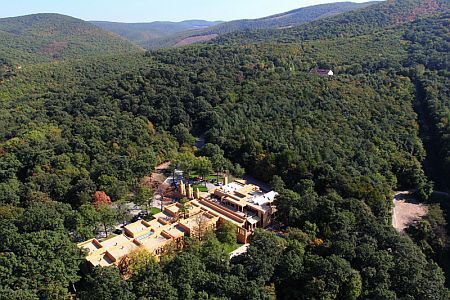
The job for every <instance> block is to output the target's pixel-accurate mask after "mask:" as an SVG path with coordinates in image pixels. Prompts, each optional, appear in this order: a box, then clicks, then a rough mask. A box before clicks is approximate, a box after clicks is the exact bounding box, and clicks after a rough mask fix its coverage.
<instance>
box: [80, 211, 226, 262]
mask: <svg viewBox="0 0 450 300" xmlns="http://www.w3.org/2000/svg"><path fill="white" fill-rule="evenodd" d="M179 210H180V204H178V203H177V204H172V205H169V206H166V207H164V210H163V212H161V213H158V214H156V215H154V217H155V219H154V220H152V221H149V222H147V221H145V220H139V221H137V222H134V223H131V224H128V225H127V226H125V227H124V233H123V234H121V235H117V236H114V237H112V238H110V239H107V240H105V241H102V242H100V241H99V240H97V239H91V240H88V241H85V242H82V243H79V244H78V245H77V246H78V247H79V248H81V249H84V250H85V251H87V256H86V261H87V262H88V264H89V265H90V266H91V267H95V266H111V265H118V264H119V263H120V261H121V259H122V258H124V257H125V256H126V255H127V254H129V253H132V252H134V251H135V250H137V249H138V248H140V247H144V248H145V249H146V250H148V251H149V252H151V253H153V254H154V255H155V256H160V255H162V254H164V253H165V252H166V251H167V250H169V249H170V248H175V249H181V248H182V247H183V245H184V237H185V236H198V235H199V233H201V232H206V231H208V230H214V229H215V228H216V224H217V222H218V220H219V218H218V217H215V216H213V215H211V214H209V213H208V212H207V211H205V210H202V209H201V208H200V207H196V206H191V207H190V208H189V210H188V214H187V215H188V218H187V219H182V220H180V216H179Z"/></svg>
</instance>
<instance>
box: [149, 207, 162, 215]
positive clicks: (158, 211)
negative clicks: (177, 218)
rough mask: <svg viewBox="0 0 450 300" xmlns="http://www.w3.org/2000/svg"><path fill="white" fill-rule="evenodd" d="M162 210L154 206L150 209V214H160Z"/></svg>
mask: <svg viewBox="0 0 450 300" xmlns="http://www.w3.org/2000/svg"><path fill="white" fill-rule="evenodd" d="M160 212H161V210H160V209H159V208H157V207H152V208H151V209H150V211H149V214H150V215H151V216H153V215H156V214H158V213H160Z"/></svg>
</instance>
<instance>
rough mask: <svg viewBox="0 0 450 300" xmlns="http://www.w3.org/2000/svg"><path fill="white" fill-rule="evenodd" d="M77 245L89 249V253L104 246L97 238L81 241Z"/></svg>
mask: <svg viewBox="0 0 450 300" xmlns="http://www.w3.org/2000/svg"><path fill="white" fill-rule="evenodd" d="M77 246H78V247H79V248H82V249H87V250H89V253H91V252H94V251H96V250H98V249H100V248H102V247H101V245H100V244H99V242H98V241H97V240H95V239H90V240H88V241H86V242H82V243H79V244H78V245H77Z"/></svg>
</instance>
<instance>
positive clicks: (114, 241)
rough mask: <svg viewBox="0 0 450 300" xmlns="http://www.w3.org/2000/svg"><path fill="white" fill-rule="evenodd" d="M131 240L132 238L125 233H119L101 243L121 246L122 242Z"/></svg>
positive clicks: (108, 245)
mask: <svg viewBox="0 0 450 300" xmlns="http://www.w3.org/2000/svg"><path fill="white" fill-rule="evenodd" d="M129 241H130V239H128V238H127V237H126V236H125V235H123V234H121V235H117V236H115V237H113V238H110V239H107V240H105V241H103V242H101V243H100V244H101V245H102V246H103V247H105V248H108V247H114V246H120V245H122V244H125V243H128V242H129Z"/></svg>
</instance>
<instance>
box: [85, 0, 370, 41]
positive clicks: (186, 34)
mask: <svg viewBox="0 0 450 300" xmlns="http://www.w3.org/2000/svg"><path fill="white" fill-rule="evenodd" d="M376 2H377V1H372V2H364V3H354V2H335V3H328V4H319V5H313V6H307V7H302V8H297V9H294V10H290V11H287V12H284V13H278V14H274V15H271V16H266V17H262V18H257V19H241V20H232V21H228V22H220V23H219V24H214V25H213V26H209V27H206V28H202V29H193V28H191V29H188V30H184V31H177V32H172V33H171V34H166V35H164V34H163V35H160V36H157V35H158V33H155V32H154V31H153V32H147V33H145V32H143V31H142V30H135V32H134V33H133V32H132V30H130V27H133V26H136V25H133V24H141V26H142V24H153V23H155V22H152V23H101V22H100V23H99V22H96V21H94V22H93V24H95V25H97V26H100V27H102V28H103V29H106V30H112V31H113V32H115V33H117V34H120V35H122V36H123V37H125V38H128V39H130V40H131V41H133V42H136V43H137V44H138V45H139V46H141V47H143V48H146V49H157V48H167V47H173V46H179V45H188V44H192V43H196V42H198V41H207V40H210V39H212V38H215V37H217V36H221V35H223V34H227V33H231V32H235V31H241V30H250V29H267V28H280V27H290V26H295V25H299V24H303V23H308V22H310V21H313V20H317V19H322V18H326V17H329V16H332V15H336V14H341V13H344V12H347V11H351V10H355V9H360V8H365V7H367V6H370V5H373V4H374V3H376ZM146 26H151V25H146ZM152 34H153V36H152ZM136 36H139V38H137V37H136ZM155 36H156V37H155ZM130 37H131V38H130Z"/></svg>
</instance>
